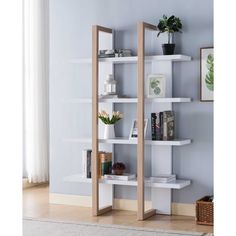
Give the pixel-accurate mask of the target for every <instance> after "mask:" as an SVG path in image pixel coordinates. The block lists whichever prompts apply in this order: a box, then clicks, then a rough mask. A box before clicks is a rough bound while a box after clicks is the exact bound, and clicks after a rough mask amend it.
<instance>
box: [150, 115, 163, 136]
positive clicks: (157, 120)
mask: <svg viewBox="0 0 236 236" xmlns="http://www.w3.org/2000/svg"><path fill="white" fill-rule="evenodd" d="M162 118H163V112H153V113H151V129H152V140H162V137H163V127H162V126H163V122H162Z"/></svg>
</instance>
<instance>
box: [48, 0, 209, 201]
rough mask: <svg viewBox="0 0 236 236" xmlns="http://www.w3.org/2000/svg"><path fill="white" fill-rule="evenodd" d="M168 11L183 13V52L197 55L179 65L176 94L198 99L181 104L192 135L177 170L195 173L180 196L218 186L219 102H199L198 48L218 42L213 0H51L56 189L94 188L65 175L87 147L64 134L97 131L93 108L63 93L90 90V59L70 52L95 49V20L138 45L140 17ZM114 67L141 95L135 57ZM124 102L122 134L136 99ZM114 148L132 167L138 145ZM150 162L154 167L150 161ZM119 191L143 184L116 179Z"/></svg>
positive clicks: (125, 44) (126, 193)
mask: <svg viewBox="0 0 236 236" xmlns="http://www.w3.org/2000/svg"><path fill="white" fill-rule="evenodd" d="M163 14H167V15H170V14H174V15H176V16H178V17H180V18H181V20H182V23H183V34H179V35H176V38H175V40H176V44H177V50H176V52H177V53H182V54H187V55H190V56H192V57H193V61H191V62H188V63H178V64H177V63H176V64H175V65H174V80H173V88H174V89H173V96H176V97H178V96H180V97H192V98H193V100H194V102H193V103H190V104H177V105H174V110H175V112H176V117H177V125H176V126H177V130H176V131H177V134H178V136H179V137H189V138H191V139H192V140H193V143H192V144H191V145H186V146H183V147H174V148H173V172H174V173H175V174H177V175H178V177H181V178H187V179H191V180H192V185H191V186H189V187H187V188H184V189H182V190H174V191H173V201H175V202H182V203H191V202H194V201H195V200H196V199H198V198H199V197H201V196H203V195H206V194H212V193H213V103H202V102H199V88H200V80H199V74H200V69H199V50H200V47H204V46H211V45H213V0H205V1H199V0H178V1H173V0H50V125H51V126H50V147H51V148H50V174H51V179H50V192H54V193H63V194H80V195H89V194H91V186H89V185H87V184H76V183H65V182H63V177H65V176H67V175H71V174H74V173H77V172H78V171H80V168H81V166H80V155H81V150H82V148H84V147H85V146H83V145H79V144H71V143H66V142H64V141H63V138H65V137H78V136H80V137H82V136H88V135H90V134H91V128H90V127H89V126H90V124H91V117H90V115H89V114H91V108H90V107H88V106H78V105H75V104H74V105H72V104H67V103H63V102H62V101H61V99H63V98H70V97H79V96H84V97H87V96H90V95H91V92H90V86H91V72H90V67H89V66H83V67H82V66H76V65H72V64H69V63H68V60H69V59H70V58H78V57H90V55H91V25H93V24H100V25H104V26H107V27H110V28H113V29H115V30H116V43H115V45H116V47H117V48H131V49H132V50H133V51H134V52H136V49H137V33H136V27H137V22H138V21H146V22H150V23H153V24H157V22H158V19H159V18H160V17H161V16H162V15H163ZM157 43H158V41H157ZM115 73H116V76H117V78H118V79H119V83H120V92H122V93H129V95H134V94H135V89H136V85H134V86H133V88H131V89H130V87H131V86H130V85H131V84H132V85H133V84H135V81H134V79H135V76H136V67H135V65H132V66H130V65H129V66H116V68H115ZM132 106H133V107H132ZM118 109H119V110H121V111H124V112H125V114H131V115H127V116H126V120H124V121H123V122H120V124H119V125H118V126H117V127H116V131H117V134H121V135H122V134H123V135H125V134H126V135H128V133H129V127H130V124H129V123H128V122H129V120H130V119H131V118H134V117H135V116H136V115H135V112H136V109H135V107H134V105H130V107H129V108H127V107H124V106H121V105H120V106H118V105H117V107H116V110H118ZM128 111H129V112H128ZM81 124H82V125H81ZM115 153H116V158H117V159H119V160H120V161H124V162H126V163H127V165H128V166H129V167H130V168H131V170H132V168H134V167H136V155H135V154H136V148H135V146H132V147H131V148H130V146H129V147H127V146H121V145H117V147H116V148H115ZM127 156H128V158H129V159H127ZM124 158H125V159H124ZM146 163H147V165H146V167H145V168H146V170H147V171H148V170H149V169H150V162H148V160H147V161H146ZM115 196H116V197H117V198H131V199H133V198H135V197H136V190H135V188H134V187H131V188H130V187H129V188H128V187H116V189H115ZM147 198H148V195H147Z"/></svg>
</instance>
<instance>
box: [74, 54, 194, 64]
mask: <svg viewBox="0 0 236 236" xmlns="http://www.w3.org/2000/svg"><path fill="white" fill-rule="evenodd" d="M137 61H138V57H137V56H131V57H110V58H99V62H103V63H113V64H122V63H137ZM153 61H191V57H190V56H186V55H181V54H176V55H154V56H146V57H145V62H153ZM70 62H71V63H74V64H91V63H92V59H91V58H80V59H72V60H71V61H70Z"/></svg>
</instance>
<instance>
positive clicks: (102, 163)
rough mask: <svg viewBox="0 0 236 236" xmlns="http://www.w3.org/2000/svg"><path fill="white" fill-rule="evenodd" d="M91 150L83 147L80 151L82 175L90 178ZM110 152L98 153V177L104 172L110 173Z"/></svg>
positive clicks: (102, 175) (101, 176)
mask: <svg viewBox="0 0 236 236" xmlns="http://www.w3.org/2000/svg"><path fill="white" fill-rule="evenodd" d="M91 163H92V150H91V149H84V150H83V151H82V176H83V178H91ZM111 167H112V153H110V152H99V153H98V177H99V178H103V177H104V175H105V174H111Z"/></svg>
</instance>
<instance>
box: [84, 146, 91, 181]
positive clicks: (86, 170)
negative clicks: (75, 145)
mask: <svg viewBox="0 0 236 236" xmlns="http://www.w3.org/2000/svg"><path fill="white" fill-rule="evenodd" d="M91 152H92V150H91V149H84V150H83V151H82V177H83V178H88V177H89V174H90V173H89V172H90V171H89V170H90V168H91V167H90V166H88V164H89V163H90V162H91V160H89V159H91Z"/></svg>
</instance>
